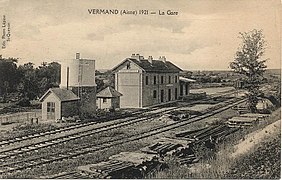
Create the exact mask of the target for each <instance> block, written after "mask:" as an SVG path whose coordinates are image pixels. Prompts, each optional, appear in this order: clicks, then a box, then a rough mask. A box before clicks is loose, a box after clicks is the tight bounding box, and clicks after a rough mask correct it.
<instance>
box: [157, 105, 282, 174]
mask: <svg viewBox="0 0 282 180" xmlns="http://www.w3.org/2000/svg"><path fill="white" fill-rule="evenodd" d="M280 114H281V109H278V110H276V111H275V112H273V113H272V115H271V116H270V117H269V118H267V119H266V120H265V121H263V122H261V123H260V124H259V125H258V126H253V127H250V128H246V129H243V130H240V131H238V132H236V133H234V134H232V135H231V136H229V137H228V138H227V139H226V140H225V141H224V142H222V143H221V144H219V145H218V146H217V148H216V150H215V152H213V151H212V150H209V149H207V148H206V149H205V148H203V149H200V150H199V152H197V154H198V155H201V156H203V158H202V159H201V161H200V162H199V163H197V164H194V165H191V166H181V167H180V166H179V165H178V164H176V163H175V162H174V161H173V159H171V160H170V161H169V162H170V163H169V167H170V168H169V169H167V170H165V171H161V172H158V173H157V174H156V176H155V177H154V178H213V179H218V178H234V179H238V178H239V179H240V178H248V179H250V178H264V179H265V178H280V149H281V144H280V137H281V136H280V134H281V129H280V119H281V115H280Z"/></svg>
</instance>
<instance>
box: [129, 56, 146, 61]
mask: <svg viewBox="0 0 282 180" xmlns="http://www.w3.org/2000/svg"><path fill="white" fill-rule="evenodd" d="M131 58H132V59H136V60H138V61H140V60H144V56H141V55H140V54H132V55H131Z"/></svg>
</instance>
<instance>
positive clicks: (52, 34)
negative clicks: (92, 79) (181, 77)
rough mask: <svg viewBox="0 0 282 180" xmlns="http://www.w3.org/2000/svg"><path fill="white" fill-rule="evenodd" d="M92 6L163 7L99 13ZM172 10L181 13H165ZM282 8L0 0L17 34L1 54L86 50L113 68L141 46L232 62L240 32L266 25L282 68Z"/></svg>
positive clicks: (231, 1) (179, 58)
mask: <svg viewBox="0 0 282 180" xmlns="http://www.w3.org/2000/svg"><path fill="white" fill-rule="evenodd" d="M88 9H117V10H118V11H121V10H137V11H138V10H148V11H149V12H151V11H154V12H157V14H155V15H153V14H149V15H140V14H138V15H136V16H135V15H130V14H127V15H120V14H118V15H107V14H103V15H99V14H89V12H88ZM168 10H171V11H176V12H178V15H167V14H166V15H162V16H161V15H158V14H159V11H161V12H165V13H167V11H168ZM280 13H281V1H280V0H175V1H172V0H154V1H151V0H142V1H139V0H99V1H98V0H0V15H1V16H0V20H1V24H2V23H3V16H5V18H6V25H7V23H10V41H9V42H6V47H5V48H4V49H3V48H0V54H2V55H3V56H4V57H16V58H19V64H23V63H26V62H33V63H34V64H35V65H40V64H41V63H42V62H43V61H46V62H52V61H59V62H63V61H65V60H67V59H72V58H74V57H75V53H76V52H80V53H81V57H82V58H88V59H95V60H96V68H97V69H110V68H113V67H114V66H116V65H117V64H119V63H120V62H121V61H123V60H124V59H125V58H127V57H130V56H131V54H133V53H139V54H141V55H143V56H144V57H145V58H148V56H153V58H154V59H158V58H159V57H160V56H166V58H167V60H169V61H171V62H173V63H175V64H176V65H178V66H179V67H180V68H182V69H186V70H228V69H230V68H229V63H230V62H232V61H233V60H234V55H235V52H236V51H237V49H238V47H239V45H240V44H241V39H240V38H238V37H239V32H249V31H251V30H253V29H258V30H259V29H262V30H263V34H264V36H265V40H266V41H267V48H266V52H265V57H264V58H265V59H268V61H267V66H268V68H280V64H281V63H280V62H281V36H280V29H281V14H280ZM5 28H6V32H7V27H5ZM5 28H3V27H2V29H1V31H0V34H1V36H2V34H3V32H2V30H3V29H5ZM1 36H0V37H1ZM3 41H4V40H3V39H2V42H3ZM0 42H1V40H0Z"/></svg>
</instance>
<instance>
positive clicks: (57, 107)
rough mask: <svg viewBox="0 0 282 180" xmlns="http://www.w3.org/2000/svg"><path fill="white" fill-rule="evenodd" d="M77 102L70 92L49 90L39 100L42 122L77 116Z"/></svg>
mask: <svg viewBox="0 0 282 180" xmlns="http://www.w3.org/2000/svg"><path fill="white" fill-rule="evenodd" d="M79 100H80V98H79V97H77V95H75V94H74V93H73V92H72V91H71V90H67V89H61V88H51V89H49V90H48V91H47V92H46V93H45V94H44V95H43V96H42V97H41V98H40V100H39V101H40V102H42V120H58V119H62V117H72V116H77V115H78V113H79Z"/></svg>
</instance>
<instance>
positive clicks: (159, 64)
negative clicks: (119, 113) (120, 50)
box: [112, 54, 182, 108]
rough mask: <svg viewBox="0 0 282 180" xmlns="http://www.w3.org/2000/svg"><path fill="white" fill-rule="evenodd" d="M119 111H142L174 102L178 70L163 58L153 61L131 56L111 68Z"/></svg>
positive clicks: (178, 93)
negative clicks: (119, 95)
mask: <svg viewBox="0 0 282 180" xmlns="http://www.w3.org/2000/svg"><path fill="white" fill-rule="evenodd" d="M112 71H113V73H114V74H115V89H116V90H117V91H118V92H120V93H121V94H123V96H121V97H120V107H121V108H143V107H148V106H152V105H157V104H162V103H166V102H170V101H175V100H177V99H178V98H179V96H180V83H179V73H180V71H182V70H181V69H180V68H179V67H177V66H176V65H174V64H173V63H171V62H170V61H167V60H166V58H165V57H164V56H162V57H160V58H159V59H158V60H154V59H153V57H152V56H149V57H148V59H145V58H144V57H143V56H141V55H139V54H132V56H131V57H130V58H126V59H125V60H124V61H122V62H121V63H120V64H119V65H117V66H116V67H114V68H113V70H112Z"/></svg>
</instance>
